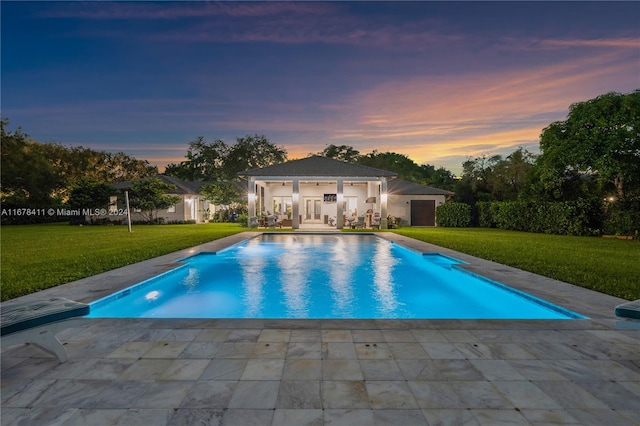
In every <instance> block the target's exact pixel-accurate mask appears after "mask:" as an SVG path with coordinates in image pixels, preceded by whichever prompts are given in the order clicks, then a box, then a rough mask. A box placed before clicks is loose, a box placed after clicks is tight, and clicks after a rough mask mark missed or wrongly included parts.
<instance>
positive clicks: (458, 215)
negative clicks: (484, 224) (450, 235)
mask: <svg viewBox="0 0 640 426" xmlns="http://www.w3.org/2000/svg"><path fill="white" fill-rule="evenodd" d="M436 221H437V224H438V226H445V227H449V228H464V227H467V226H469V223H471V206H470V205H469V204H465V203H455V202H448V203H444V204H440V205H439V206H438V207H437V208H436Z"/></svg>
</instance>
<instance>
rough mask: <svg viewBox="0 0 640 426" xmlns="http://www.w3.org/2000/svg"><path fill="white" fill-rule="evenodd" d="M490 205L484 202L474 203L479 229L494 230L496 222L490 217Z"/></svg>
mask: <svg viewBox="0 0 640 426" xmlns="http://www.w3.org/2000/svg"><path fill="white" fill-rule="evenodd" d="M491 204H493V203H489V202H486V201H480V202H477V203H476V212H477V215H478V226H480V227H481V228H495V227H496V222H495V221H494V220H493V216H492V215H491Z"/></svg>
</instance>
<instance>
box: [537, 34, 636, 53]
mask: <svg viewBox="0 0 640 426" xmlns="http://www.w3.org/2000/svg"><path fill="white" fill-rule="evenodd" d="M539 45H540V46H541V47H548V48H574V47H605V48H622V49H636V50H638V49H640V38H637V37H627V38H610V39H567V40H561V39H556V40H554V39H548V40H540V41H539Z"/></svg>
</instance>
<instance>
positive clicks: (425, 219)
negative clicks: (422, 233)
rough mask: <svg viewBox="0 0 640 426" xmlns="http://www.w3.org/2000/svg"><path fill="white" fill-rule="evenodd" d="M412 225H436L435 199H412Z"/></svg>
mask: <svg viewBox="0 0 640 426" xmlns="http://www.w3.org/2000/svg"><path fill="white" fill-rule="evenodd" d="M411 226H436V201H435V200H411Z"/></svg>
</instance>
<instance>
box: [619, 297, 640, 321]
mask: <svg viewBox="0 0 640 426" xmlns="http://www.w3.org/2000/svg"><path fill="white" fill-rule="evenodd" d="M614 312H615V314H616V316H617V317H620V318H630V319H635V320H640V299H638V300H634V301H633V302H627V303H622V304H620V305H618V306H616V309H615V311H614Z"/></svg>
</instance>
